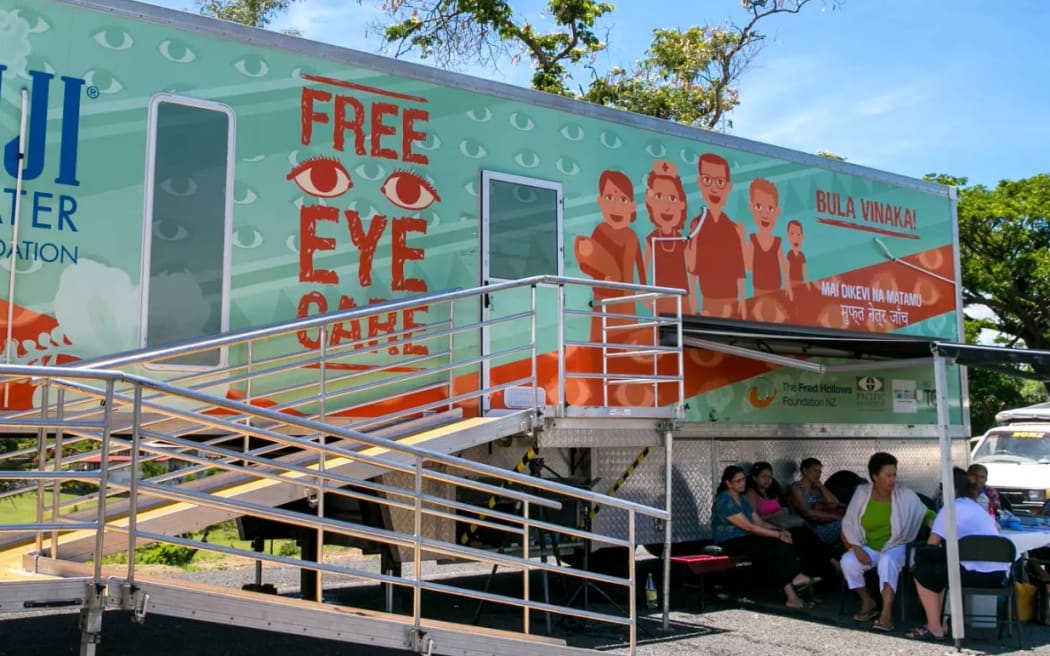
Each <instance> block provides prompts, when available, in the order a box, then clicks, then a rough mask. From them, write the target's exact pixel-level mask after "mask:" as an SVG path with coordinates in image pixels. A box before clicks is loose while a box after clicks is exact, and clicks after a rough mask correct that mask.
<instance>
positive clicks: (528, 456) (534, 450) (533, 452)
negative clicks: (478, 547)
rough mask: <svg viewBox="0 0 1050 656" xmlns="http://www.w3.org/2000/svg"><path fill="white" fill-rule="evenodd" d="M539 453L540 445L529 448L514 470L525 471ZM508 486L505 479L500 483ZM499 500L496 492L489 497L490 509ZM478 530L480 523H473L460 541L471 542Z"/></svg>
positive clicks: (481, 517)
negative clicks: (471, 537)
mask: <svg viewBox="0 0 1050 656" xmlns="http://www.w3.org/2000/svg"><path fill="white" fill-rule="evenodd" d="M539 453H540V449H539V447H530V448H529V450H528V451H526V452H525V455H523V456H522V457H521V460H519V461H518V464H516V465H514V471H516V472H518V473H519V474H520V473H522V472H523V471H525V468H526V467H528V466H529V463H530V462H532V461H533V460H535V459H536V457H537V456H538V455H539ZM506 486H507V482H506V481H503V482H502V483H500V487H506ZM498 500H499V499H498V497H497V496H496V495H495V494H493V495H492V496H490V497H489V501H488V507H489V510H492V509H493V508H495V507H496V502H497V501H498ZM479 518H480V519H485V516H484V515H479ZM477 532H478V525H477V524H471V525H470V527H469V528H468V529H467V530H466V531H463V534H462V535H460V536H459V543H460V544H463V545H466V544H467V543H469V542H470V536H472V535H474V534H475V533H477Z"/></svg>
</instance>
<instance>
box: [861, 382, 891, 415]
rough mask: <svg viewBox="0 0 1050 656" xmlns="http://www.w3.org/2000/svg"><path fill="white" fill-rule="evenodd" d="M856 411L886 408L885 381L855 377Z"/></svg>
mask: <svg viewBox="0 0 1050 656" xmlns="http://www.w3.org/2000/svg"><path fill="white" fill-rule="evenodd" d="M856 398H857V409H858V410H882V409H884V408H885V407H886V379H884V378H880V377H878V376H857V396H856Z"/></svg>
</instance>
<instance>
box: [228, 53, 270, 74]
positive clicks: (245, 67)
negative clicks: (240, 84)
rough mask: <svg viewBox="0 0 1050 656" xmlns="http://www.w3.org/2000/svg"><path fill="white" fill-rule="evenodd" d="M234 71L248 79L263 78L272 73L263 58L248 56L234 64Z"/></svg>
mask: <svg viewBox="0 0 1050 656" xmlns="http://www.w3.org/2000/svg"><path fill="white" fill-rule="evenodd" d="M233 67H234V69H236V70H237V72H238V73H240V74H241V75H245V76H247V77H263V76H265V75H266V74H267V73H269V72H270V65H269V64H267V63H266V60H264V59H263V58H261V57H257V56H255V55H247V56H245V57H241V58H240V59H238V60H237V61H235V62H233Z"/></svg>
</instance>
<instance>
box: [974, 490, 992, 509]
mask: <svg viewBox="0 0 1050 656" xmlns="http://www.w3.org/2000/svg"><path fill="white" fill-rule="evenodd" d="M977 505H979V506H980V507H982V508H984V512H986V513H990V512H991V510H990V506H991V501H989V500H988V495H987V494H985V493H984V492H983V491H982V492H981V493H980V494H978V495H977Z"/></svg>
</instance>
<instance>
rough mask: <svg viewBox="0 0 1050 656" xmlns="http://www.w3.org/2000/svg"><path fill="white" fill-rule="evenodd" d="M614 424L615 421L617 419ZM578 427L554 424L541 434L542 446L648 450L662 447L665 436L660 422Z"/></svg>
mask: <svg viewBox="0 0 1050 656" xmlns="http://www.w3.org/2000/svg"><path fill="white" fill-rule="evenodd" d="M613 421H614V420H613ZM589 423H590V425H582V426H581V425H578V424H577V425H574V424H570V423H569V422H554V423H553V424H552V425H551V426H549V427H547V428H546V429H544V430H543V431H542V432H540V433H539V443H540V445H541V446H542V447H576V448H593V447H614V448H615V447H639V448H640V447H644V446H661V445H662V444H663V436H662V435H663V434H662V432H661V426H660V423H659V422H656V421H652V422H630V423H628V422H620V424H619V425H616V424H615V423H613V422H612V421H609V420H606V421H601V422H593V421H592V422H589Z"/></svg>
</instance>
